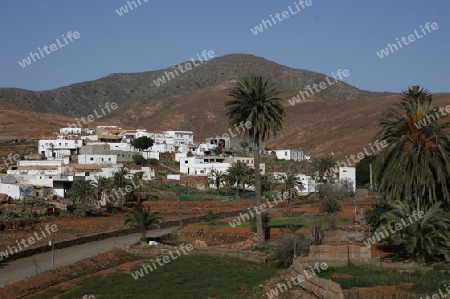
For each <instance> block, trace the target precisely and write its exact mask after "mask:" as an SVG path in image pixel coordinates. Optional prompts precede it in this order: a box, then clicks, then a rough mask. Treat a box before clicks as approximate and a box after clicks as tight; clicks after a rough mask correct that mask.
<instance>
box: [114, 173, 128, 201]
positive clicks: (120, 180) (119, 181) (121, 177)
mask: <svg viewBox="0 0 450 299" xmlns="http://www.w3.org/2000/svg"><path fill="white" fill-rule="evenodd" d="M129 174H130V172H129V171H128V169H126V168H125V167H122V168H121V169H119V170H117V171H116V172H114V174H113V183H114V186H115V187H116V188H119V189H120V190H121V191H122V192H119V193H120V205H123V204H124V198H123V193H124V192H125V187H126V186H127V185H128V184H129V183H130V180H129V179H128V176H129Z"/></svg>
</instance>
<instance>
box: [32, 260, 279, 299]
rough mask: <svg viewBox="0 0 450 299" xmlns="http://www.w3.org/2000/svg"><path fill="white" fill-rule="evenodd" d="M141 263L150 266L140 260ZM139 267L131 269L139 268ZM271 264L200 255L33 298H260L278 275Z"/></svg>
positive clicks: (97, 277)
mask: <svg viewBox="0 0 450 299" xmlns="http://www.w3.org/2000/svg"><path fill="white" fill-rule="evenodd" d="M142 263H143V264H147V263H150V261H149V260H142ZM140 268H141V266H138V267H135V268H134V269H133V270H138V269H140ZM277 272H278V270H277V269H276V267H275V266H274V264H262V263H256V262H250V261H244V260H241V259H235V258H219V257H210V256H202V255H192V256H183V257H182V258H181V257H180V258H179V259H177V260H175V261H172V262H171V263H168V264H165V265H164V268H163V269H157V270H155V271H154V272H150V271H149V274H146V275H145V276H144V277H141V278H139V279H138V280H135V279H133V277H132V276H131V275H130V274H124V273H114V274H110V275H107V276H100V275H97V276H92V277H89V278H86V279H83V280H81V281H80V282H78V283H77V286H76V287H74V288H71V289H69V290H66V291H64V294H61V292H62V290H51V291H49V292H46V293H45V294H42V295H40V296H35V297H32V298H33V299H39V298H50V296H51V295H54V294H59V298H60V299H73V298H80V297H82V296H83V295H86V294H93V295H95V296H98V297H99V298H104V299H115V298H118V297H117V296H118V295H119V294H120V298H133V299H136V298H161V299H166V298H171V299H176V298H180V299H184V298H216V299H227V298H261V297H262V288H263V284H264V283H265V282H266V281H267V280H268V279H270V278H271V277H274V276H276V275H277Z"/></svg>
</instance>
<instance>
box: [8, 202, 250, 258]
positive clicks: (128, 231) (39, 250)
mask: <svg viewBox="0 0 450 299" xmlns="http://www.w3.org/2000/svg"><path fill="white" fill-rule="evenodd" d="M241 212H242V210H238V211H230V212H221V213H215V214H214V215H216V217H218V218H226V217H233V216H237V215H239V213H241ZM202 221H203V218H201V217H188V218H183V224H192V223H198V222H202ZM179 224H180V222H179V221H178V220H175V221H167V222H164V223H163V224H161V225H160V228H168V227H173V226H178V225H179ZM136 232H137V231H136V230H135V229H134V228H125V229H121V230H115V231H110V232H104V233H99V234H93V235H88V236H83V237H79V238H76V239H72V240H66V241H61V242H58V243H55V249H62V248H66V247H71V246H74V245H81V244H85V243H90V242H94V241H100V240H104V239H109V238H113V237H119V236H124V235H129V234H132V233H136ZM50 250H51V246H48V245H42V246H39V247H36V248H30V249H26V250H22V251H19V252H17V253H14V254H12V255H10V256H9V257H7V258H4V259H3V260H2V261H0V262H4V261H13V260H16V259H20V258H24V257H29V256H32V255H35V254H38V253H44V252H47V251H50Z"/></svg>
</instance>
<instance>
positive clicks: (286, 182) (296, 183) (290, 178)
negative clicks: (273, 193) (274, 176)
mask: <svg viewBox="0 0 450 299" xmlns="http://www.w3.org/2000/svg"><path fill="white" fill-rule="evenodd" d="M282 180H283V182H282V191H283V193H284V192H287V193H288V194H289V197H288V199H287V206H286V208H287V213H288V214H289V213H290V212H291V202H292V199H293V198H294V197H296V196H298V191H297V188H296V187H301V188H303V184H302V182H301V181H300V179H299V178H298V177H297V175H296V174H295V173H288V174H283V175H282Z"/></svg>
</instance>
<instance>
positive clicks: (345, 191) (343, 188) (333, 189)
mask: <svg viewBox="0 0 450 299" xmlns="http://www.w3.org/2000/svg"><path fill="white" fill-rule="evenodd" d="M317 189H318V191H319V197H320V199H324V198H333V199H344V200H346V199H351V198H353V197H355V192H353V184H352V183H351V182H350V181H343V182H340V183H336V184H328V183H326V184H321V185H319V186H318V187H317Z"/></svg>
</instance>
